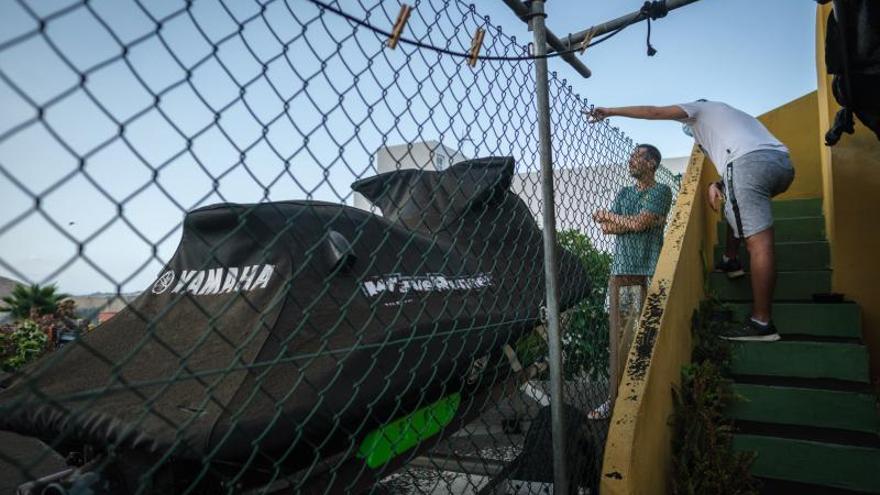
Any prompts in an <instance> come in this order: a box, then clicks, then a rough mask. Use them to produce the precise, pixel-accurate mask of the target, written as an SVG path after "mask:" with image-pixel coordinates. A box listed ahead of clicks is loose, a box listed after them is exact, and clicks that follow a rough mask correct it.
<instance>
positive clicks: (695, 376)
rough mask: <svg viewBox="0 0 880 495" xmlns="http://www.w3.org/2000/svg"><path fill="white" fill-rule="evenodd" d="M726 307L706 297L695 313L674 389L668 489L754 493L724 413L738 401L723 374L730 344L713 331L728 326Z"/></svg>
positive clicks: (748, 457)
mask: <svg viewBox="0 0 880 495" xmlns="http://www.w3.org/2000/svg"><path fill="white" fill-rule="evenodd" d="M729 315H730V311H729V310H728V309H726V308H724V307H723V306H722V305H721V304H720V303H719V302H718V301H716V300H714V299H710V300H708V301H704V302H703V303H702V304H701V305H700V310H699V312H698V313H697V314H696V315H695V317H694V325H693V337H694V350H693V353H692V363H691V364H689V365H686V366H683V367H682V370H681V386H680V387H679V388H678V389H677V390H673V401H674V406H675V411H674V414H673V418H672V425H673V442H672V449H673V472H674V474H673V477H672V492H673V493H675V494H681V495H692V494H693V495H696V494H703V493H713V494H719V495H728V494H729V495H749V494H757V493H758V489H759V486H758V482H757V481H756V480H755V479H754V478H752V477H751V475H750V474H749V466H750V465H751V463H752V461H753V460H754V455H753V454H747V453H736V452H734V451H733V448H732V440H733V438H732V423H731V422H730V420H728V419H727V418H725V417H724V411H725V409H726V408H727V407H728V405H729V404H730V403H731V402H733V401H734V400H737V398H736V396H735V394H734V393H733V392H732V389H731V386H730V380H728V379H727V378H725V373H726V370H727V367H728V364H729V362H730V354H731V346H730V344H729V343H728V342H726V341H724V340H722V339H719V338H718V332H719V331H720V330H721V329H722V328H723V327H724V326H726V325H729V324H731V323H730V322H731V320H732V318H729V317H728V316H729Z"/></svg>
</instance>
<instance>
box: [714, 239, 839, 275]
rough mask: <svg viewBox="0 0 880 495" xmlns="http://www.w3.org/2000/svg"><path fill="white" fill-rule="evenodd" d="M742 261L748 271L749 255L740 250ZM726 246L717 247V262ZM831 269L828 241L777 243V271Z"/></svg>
mask: <svg viewBox="0 0 880 495" xmlns="http://www.w3.org/2000/svg"><path fill="white" fill-rule="evenodd" d="M740 252H741V254H740V260H742V263H743V266H744V267H746V269H748V266H749V259H750V258H749V253H748V251H746V250H745V249H740ZM723 253H724V246H723V245H717V246H715V258H714V259H715V262H716V263H717V262H718V261H719V260H721V255H722V254H723ZM830 268H831V250H830V249H829V247H828V242H827V241H811V242H777V243H776V269H777V270H780V271H794V270H828V269H830Z"/></svg>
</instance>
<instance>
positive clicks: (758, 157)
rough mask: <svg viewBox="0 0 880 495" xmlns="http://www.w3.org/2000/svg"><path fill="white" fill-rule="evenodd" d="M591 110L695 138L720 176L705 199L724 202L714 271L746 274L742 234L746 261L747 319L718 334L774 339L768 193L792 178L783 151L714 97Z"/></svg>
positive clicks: (781, 189)
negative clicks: (666, 126)
mask: <svg viewBox="0 0 880 495" xmlns="http://www.w3.org/2000/svg"><path fill="white" fill-rule="evenodd" d="M591 115H592V117H593V118H592V122H599V121H601V120H603V119H605V118H606V117H612V116H620V117H631V118H636V119H650V120H676V121H679V122H682V123H683V125H684V127H683V130H684V132H685V134H687V135H689V136H692V137H693V138H694V140H696V142H697V145H699V146H700V148H701V149H702V150H703V152H704V153H706V154H707V155H708V156H709V158H710V159H711V160H712V163H714V164H715V167H716V168H717V169H718V174H719V175H721V176H722V177H723V178H724V179H723V180H721V181H718V182H716V183H713V184H711V185H710V186H709V190H708V199H709V204H710V205H711V206H712V209H714V210H716V211H717V210H718V206H719V203H720V202H721V201H722V199H725V196H726V199H727V200H726V201H724V216H725V217H726V218H727V225H728V227H727V244H726V246H725V254H724V256H723V258H722V260H721V261H720V262H719V263H718V264H717V265H716V267H715V268H716V270H718V271H723V272H725V273H727V275H728V277H730V278H736V277H741V276H742V275H743V274H744V272H743V269H742V265H741V264H740V262H739V259H738V256H737V255H738V252H739V244H740V240H741V239H742V238H745V240H746V248H747V249H748V250H749V257H750V258H751V262H750V265H751V266H750V272H751V283H752V296H753V299H754V302H753V305H752V316H751V318H749V319H748V320H747V321H746V322H745V324H744V325H743V326H742V327H741V328H736V329H733V330H731V331H730V332H727V333H725V334H724V335H721V337H723V338H726V339H731V340H760V341H774V340H779V334H778V333H777V332H776V327H775V326H774V325H773V321H772V319H771V313H770V310H771V305H772V301H773V289H774V285H775V284H776V268H775V259H774V245H773V243H774V238H773V215H772V212H771V208H770V198H772V197H773V196H776V195H777V194H780V193H782V192H784V191H785V190H786V189H788V187H789V186H790V185H791V182H792V181H793V180H794V167H792V165H791V160H790V158H789V156H788V148H786V147H785V145H783V144H782V143H781V142H779V140H778V139H776V138H775V137H774V136H773V135H772V134H770V131H768V130H767V128H766V127H764V125H763V124H761V122H759V121H758V119H756V118H754V117H752V116H751V115H749V114H747V113H745V112H743V111H741V110H738V109H736V108H734V107H732V106H730V105H728V104H726V103H721V102H717V101H706V100H697V101H695V102H692V103H682V104H679V105H670V106H665V107H655V106H637V107H619V108H601V107H599V108H595V109H594V110H593V111H592V112H591Z"/></svg>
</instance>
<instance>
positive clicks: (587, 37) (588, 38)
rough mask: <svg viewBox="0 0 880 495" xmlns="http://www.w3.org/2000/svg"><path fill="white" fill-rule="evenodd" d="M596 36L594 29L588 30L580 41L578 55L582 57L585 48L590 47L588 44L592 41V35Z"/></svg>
mask: <svg viewBox="0 0 880 495" xmlns="http://www.w3.org/2000/svg"><path fill="white" fill-rule="evenodd" d="M595 34H596V30H595V29H590V30H589V31H587V34H586V35H585V36H584V41H581V51H580V54H581V55H583V54H584V52H585V51H587V47H589V46H590V42H591V41H593V35H595Z"/></svg>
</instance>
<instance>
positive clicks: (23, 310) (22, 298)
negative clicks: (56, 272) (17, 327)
mask: <svg viewBox="0 0 880 495" xmlns="http://www.w3.org/2000/svg"><path fill="white" fill-rule="evenodd" d="M57 290H58V289H57V287H55V285H54V284H53V285H46V286H42V287H41V286H40V285H39V284H33V285H31V286H26V285H21V284H18V285H16V286H15V288H14V289H12V293H11V294H10V295H9V296H7V297H4V298H3V302H4V303H6V306H5V307H2V308H0V311H2V312H6V313H10V314H11V315H12V317H13V318H14V319H16V320H22V319H25V318H30V317H31V312H32V311H34V312H36V313H37V314H39V315H47V314H53V313H55V312H56V311H57V310H58V303H60V302H61V301H63V300H64V299H67V298H68V297H70V296H68V295H67V294H59V293H58V292H57Z"/></svg>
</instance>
